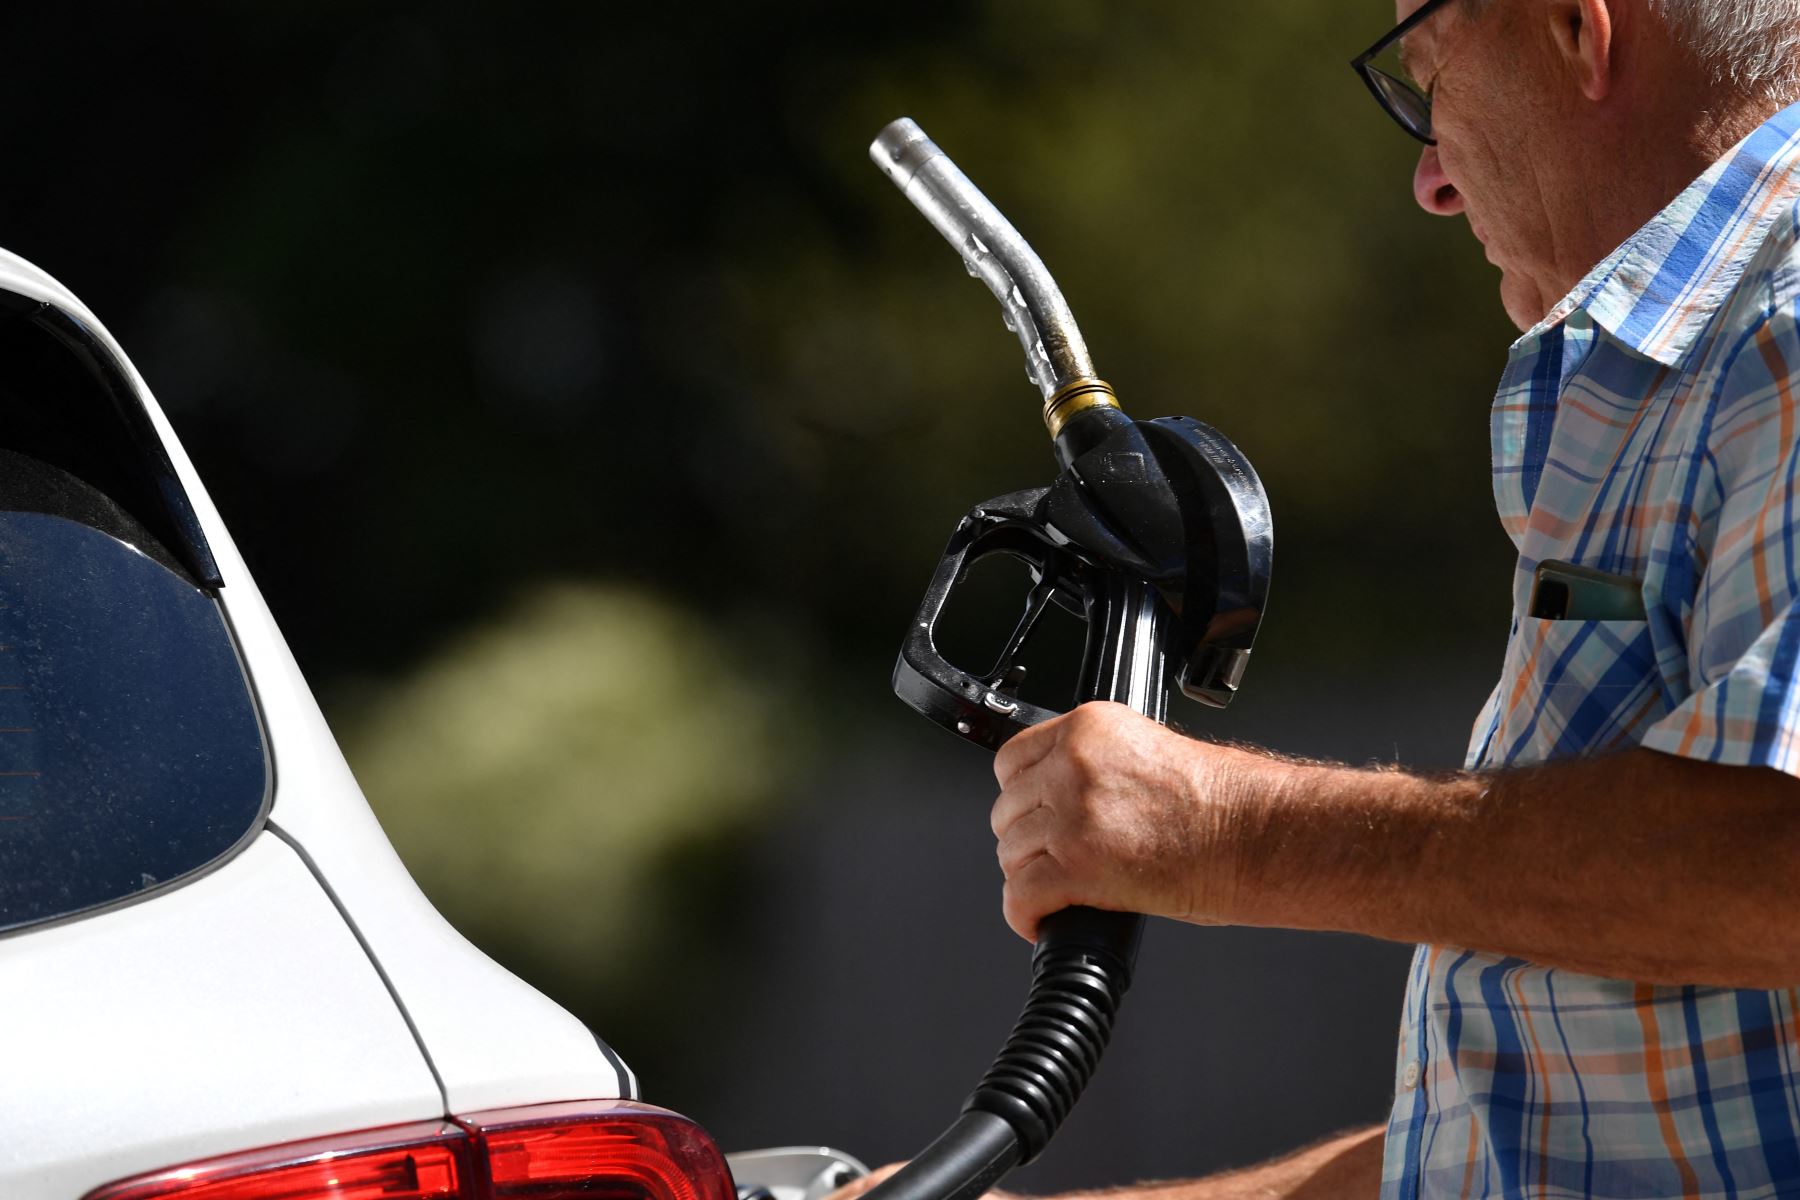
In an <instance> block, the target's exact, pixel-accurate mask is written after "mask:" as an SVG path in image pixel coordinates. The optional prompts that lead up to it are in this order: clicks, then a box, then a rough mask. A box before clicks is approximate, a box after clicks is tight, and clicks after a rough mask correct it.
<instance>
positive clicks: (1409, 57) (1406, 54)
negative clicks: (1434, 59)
mask: <svg viewBox="0 0 1800 1200" xmlns="http://www.w3.org/2000/svg"><path fill="white" fill-rule="evenodd" d="M1412 40H1413V35H1412V34H1408V35H1406V36H1405V37H1403V38H1401V39H1400V46H1399V51H1400V69H1401V70H1403V71H1405V72H1406V73H1407V74H1408V75H1409V76H1411V77H1412V78H1414V79H1417V78H1418V77H1419V72H1418V68H1417V65H1416V64H1417V59H1418V57H1419V56H1418V54H1417V53H1416V52H1414V51H1413V50H1412V49H1410V47H1409V46H1408V43H1409V42H1411V41H1412Z"/></svg>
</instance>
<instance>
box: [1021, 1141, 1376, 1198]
mask: <svg viewBox="0 0 1800 1200" xmlns="http://www.w3.org/2000/svg"><path fill="white" fill-rule="evenodd" d="M1381 1138H1382V1130H1381V1127H1380V1126H1375V1127H1373V1128H1370V1129H1361V1130H1358V1131H1356V1132H1355V1133H1348V1134H1341V1135H1339V1136H1337V1137H1334V1138H1330V1139H1327V1140H1326V1141H1323V1142H1320V1143H1319V1144H1318V1145H1316V1146H1309V1147H1307V1148H1306V1149H1304V1150H1300V1151H1297V1152H1296V1153H1293V1154H1290V1155H1288V1156H1287V1157H1286V1158H1278V1159H1276V1160H1275V1161H1273V1162H1268V1163H1263V1164H1262V1165H1260V1166H1255V1167H1249V1168H1246V1169H1245V1170H1242V1171H1230V1172H1227V1173H1225V1174H1223V1175H1211V1176H1208V1177H1206V1178H1204V1179H1188V1180H1182V1181H1180V1182H1177V1183H1140V1184H1138V1185H1136V1186H1135V1187H1125V1188H1109V1189H1106V1190H1104V1191H1098V1192H1074V1193H1070V1194H1069V1195H1067V1196H1062V1197H1057V1198H1055V1200H1252V1198H1254V1200H1358V1198H1360V1197H1369V1198H1371V1200H1372V1198H1373V1197H1374V1196H1375V1194H1376V1193H1377V1192H1378V1191H1380V1190H1381Z"/></svg>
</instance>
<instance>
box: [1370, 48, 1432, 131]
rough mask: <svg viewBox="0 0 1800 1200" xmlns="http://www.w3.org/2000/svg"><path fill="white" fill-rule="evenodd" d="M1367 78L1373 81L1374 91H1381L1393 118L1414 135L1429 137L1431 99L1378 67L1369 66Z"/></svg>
mask: <svg viewBox="0 0 1800 1200" xmlns="http://www.w3.org/2000/svg"><path fill="white" fill-rule="evenodd" d="M1369 78H1370V79H1372V80H1373V81H1374V83H1375V89H1376V91H1378V92H1380V93H1381V98H1382V100H1383V101H1384V102H1385V103H1386V104H1387V108H1388V111H1389V112H1391V113H1393V114H1394V119H1395V120H1396V121H1399V122H1400V124H1401V125H1402V126H1403V127H1404V128H1405V129H1406V131H1407V132H1408V133H1411V134H1413V135H1414V136H1416V137H1421V138H1430V137H1431V101H1429V100H1427V99H1425V97H1424V96H1422V95H1420V94H1419V90H1418V89H1417V88H1415V87H1414V86H1413V85H1412V84H1410V83H1408V82H1406V80H1404V79H1398V78H1395V77H1394V76H1392V75H1390V74H1388V73H1387V72H1386V71H1384V70H1382V69H1381V68H1380V67H1376V66H1371V67H1370V68H1369Z"/></svg>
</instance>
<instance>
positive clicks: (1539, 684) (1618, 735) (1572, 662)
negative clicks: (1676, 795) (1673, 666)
mask: <svg viewBox="0 0 1800 1200" xmlns="http://www.w3.org/2000/svg"><path fill="white" fill-rule="evenodd" d="M1497 699H1498V705H1497V721H1496V724H1495V729H1494V735H1493V737H1491V738H1490V739H1489V741H1488V745H1487V748H1486V750H1485V751H1484V752H1483V754H1482V755H1481V765H1483V766H1499V765H1501V764H1505V763H1531V762H1543V761H1546V760H1549V759H1553V758H1576V757H1582V756H1589V755H1595V754H1604V753H1606V752H1608V751H1612V750H1623V749H1625V748H1627V747H1629V746H1634V745H1636V744H1637V743H1638V742H1639V741H1640V740H1642V739H1643V737H1644V735H1645V734H1646V733H1648V732H1649V729H1650V727H1651V726H1652V725H1654V724H1655V723H1656V721H1657V720H1658V719H1659V718H1660V717H1662V716H1663V715H1664V713H1665V712H1667V707H1666V704H1665V701H1664V698H1663V691H1662V687H1661V686H1660V684H1659V682H1658V678H1657V673H1656V654H1655V651H1654V648H1653V647H1652V645H1651V641H1650V626H1649V624H1648V623H1647V622H1645V621H1550V620H1544V619H1542V618H1538V617H1520V618H1519V619H1518V621H1517V623H1516V625H1515V627H1514V629H1513V636H1512V639H1511V641H1510V642H1509V643H1508V644H1507V648H1506V666H1505V669H1504V671H1503V673H1502V675H1501V679H1500V689H1499V692H1498V694H1497Z"/></svg>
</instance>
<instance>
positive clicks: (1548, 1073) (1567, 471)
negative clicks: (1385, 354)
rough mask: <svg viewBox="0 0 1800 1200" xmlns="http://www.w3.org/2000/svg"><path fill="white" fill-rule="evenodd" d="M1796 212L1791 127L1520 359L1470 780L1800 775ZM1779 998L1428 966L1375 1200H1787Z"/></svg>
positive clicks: (1676, 211) (1686, 197)
mask: <svg viewBox="0 0 1800 1200" xmlns="http://www.w3.org/2000/svg"><path fill="white" fill-rule="evenodd" d="M1797 199H1800V106H1796V107H1795V108H1790V109H1788V110H1787V111H1785V112H1783V113H1780V114H1779V115H1777V116H1776V117H1775V118H1774V119H1772V120H1771V121H1769V122H1768V123H1767V124H1766V125H1764V126H1763V127H1762V128H1760V129H1758V130H1757V131H1756V132H1755V133H1754V134H1752V135H1751V136H1750V137H1749V138H1748V139H1746V140H1745V141H1744V142H1743V143H1741V144H1740V145H1739V146H1738V147H1737V148H1736V149H1734V150H1733V151H1732V152H1731V153H1730V154H1728V155H1726V156H1725V158H1723V159H1722V160H1720V161H1719V162H1718V163H1716V164H1714V166H1713V167H1712V168H1711V169H1710V170H1709V171H1707V173H1706V174H1705V175H1703V176H1702V177H1701V178H1700V179H1699V180H1697V181H1696V182H1695V183H1694V184H1693V185H1692V186H1690V187H1689V188H1688V189H1687V190H1686V191H1685V192H1684V193H1682V195H1681V196H1679V197H1678V198H1677V199H1676V200H1675V201H1674V203H1672V204H1671V205H1669V207H1668V208H1667V209H1665V210H1664V211H1663V212H1662V213H1661V214H1659V215H1658V216H1657V217H1656V218H1655V219H1654V220H1652V221H1651V222H1650V223H1649V224H1648V225H1646V226H1645V227H1644V228H1643V229H1642V230H1640V231H1639V232H1638V233H1637V234H1636V235H1634V236H1633V237H1632V238H1631V240H1629V241H1628V242H1626V243H1625V244H1624V245H1623V246H1621V247H1620V248H1619V249H1618V250H1617V251H1615V252H1614V253H1613V254H1612V255H1611V256H1610V257H1609V258H1608V259H1607V260H1606V261H1605V262H1603V263H1601V264H1600V265H1599V266H1598V267H1596V268H1595V269H1594V270H1593V272H1592V273H1591V274H1589V276H1588V277H1587V278H1586V279H1585V280H1583V281H1582V283H1581V284H1580V285H1578V286H1577V287H1576V289H1575V290H1574V291H1573V292H1571V293H1570V294H1569V296H1568V297H1567V298H1566V299H1565V300H1564V301H1563V302H1562V303H1561V304H1559V305H1558V306H1557V307H1556V308H1555V309H1554V310H1552V311H1551V313H1550V314H1549V315H1548V316H1547V317H1546V318H1545V319H1544V320H1543V321H1542V322H1540V323H1539V324H1538V325H1537V327H1536V328H1534V329H1532V330H1531V331H1530V332H1528V333H1527V334H1525V335H1524V336H1523V337H1522V338H1520V339H1519V341H1518V342H1517V343H1516V344H1515V345H1514V346H1513V348H1512V352H1511V355H1510V357H1509V359H1508V362H1507V367H1506V373H1505V375H1504V376H1503V377H1502V379H1501V383H1500V389H1499V393H1498V395H1497V397H1496V399H1495V401H1494V407H1493V413H1492V424H1493V457H1494V494H1495V498H1496V500H1497V502H1498V504H1499V509H1500V518H1501V520H1502V522H1503V523H1504V524H1505V527H1506V531H1507V533H1508V534H1510V535H1511V537H1512V540H1513V541H1514V543H1515V544H1516V545H1517V546H1518V550H1519V561H1518V567H1517V570H1516V572H1515V574H1514V576H1513V614H1514V615H1513V621H1512V630H1511V634H1510V637H1509V638H1508V642H1507V648H1506V658H1505V663H1504V666H1503V668H1502V671H1501V677H1500V684H1499V686H1498V687H1497V688H1496V689H1495V691H1494V694H1493V696H1492V697H1491V698H1490V699H1489V701H1488V703H1487V705H1486V707H1485V708H1484V709H1483V710H1482V713H1481V715H1480V717H1479V718H1478V719H1477V721H1476V724H1475V730H1474V736H1473V739H1472V741H1471V743H1470V748H1469V757H1468V765H1469V766H1470V767H1472V768H1498V767H1504V766H1509V765H1515V764H1526V763H1536V762H1543V761H1545V760H1549V759H1556V758H1569V757H1576V756H1584V755H1598V754H1605V753H1607V752H1609V751H1614V750H1619V749H1623V748H1626V747H1630V746H1634V745H1637V746H1647V747H1650V748H1652V749H1655V750H1660V751H1665V752H1667V753H1670V754H1677V755H1685V756H1688V757H1691V758H1696V759H1702V760H1705V761H1707V762H1715V763H1727V764H1735V765H1741V766H1761V767H1773V768H1775V769H1777V770H1780V771H1784V772H1787V773H1789V774H1793V775H1800V428H1797V424H1800V411H1797V408H1796V396H1797V395H1800V207H1797V204H1796V201H1797ZM1550 559H1556V560H1563V561H1566V562H1572V563H1576V564H1580V565H1582V566H1587V567H1593V568H1596V569H1598V570H1600V571H1604V572H1608V573H1611V574H1616V575H1622V576H1627V577H1629V578H1631V579H1635V580H1640V581H1641V583H1642V586H1641V591H1642V595H1643V601H1644V609H1645V616H1646V618H1647V619H1645V620H1546V619H1538V618H1534V617H1531V616H1529V615H1526V614H1527V613H1528V611H1529V608H1528V597H1529V594H1530V590H1531V586H1532V580H1533V572H1534V570H1535V569H1536V567H1537V565H1538V564H1539V563H1540V562H1543V561H1545V560H1550ZM1567 802H1568V803H1570V804H1580V803H1581V797H1579V796H1570V797H1568V801H1567ZM1793 882H1794V888H1795V893H1796V897H1797V899H1800V867H1797V868H1796V874H1795V878H1794V881H1793ZM1519 886H1520V887H1521V888H1529V887H1532V886H1533V884H1532V882H1531V881H1530V880H1529V879H1521V880H1520V881H1519ZM1682 902H1683V901H1682V898H1681V897H1680V896H1679V895H1670V896H1669V898H1668V903H1669V904H1671V905H1679V904H1681V903H1682ZM1795 982H1796V985H1797V987H1796V988H1788V989H1785V990H1780V991H1745V990H1734V989H1731V988H1724V987H1709V986H1692V987H1663V986H1651V985H1647V984H1639V983H1633V982H1630V981H1627V980H1619V979H1602V978H1597V977H1593V976H1587V975H1581V974H1577V973H1574V972H1571V971H1566V970H1560V969H1553V968H1548V967H1542V966H1538V965H1536V964H1533V963H1530V962H1526V961H1524V960H1523V959H1518V958H1505V957H1499V956H1496V955H1492V954H1479V953H1473V952H1470V951H1467V950H1460V949H1456V948H1453V947H1448V946H1421V947H1420V948H1419V950H1418V953H1417V954H1416V956H1415V957H1414V960H1413V967H1412V975H1411V980H1410V983H1409V986H1408V989H1407V999H1406V1007H1405V1015H1404V1019H1403V1023H1402V1027H1401V1034H1400V1049H1399V1056H1398V1063H1397V1066H1396V1071H1395V1102H1394V1108H1393V1114H1392V1116H1391V1118H1390V1121H1389V1125H1388V1136H1387V1149H1386V1161H1385V1166H1384V1170H1383V1185H1382V1196H1383V1197H1391V1198H1404V1200H1410V1198H1412V1197H1444V1196H1453V1197H1463V1196H1483V1197H1488V1196H1505V1197H1534V1198H1537V1197H1557V1198H1560V1197H1568V1198H1570V1200H1574V1198H1576V1197H1590V1196H1592V1197H1633V1198H1637V1197H1705V1198H1708V1200H1710V1198H1712V1197H1720V1198H1724V1197H1737V1198H1740V1200H1754V1198H1760V1197H1773V1196H1800V980H1796V981H1795Z"/></svg>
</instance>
